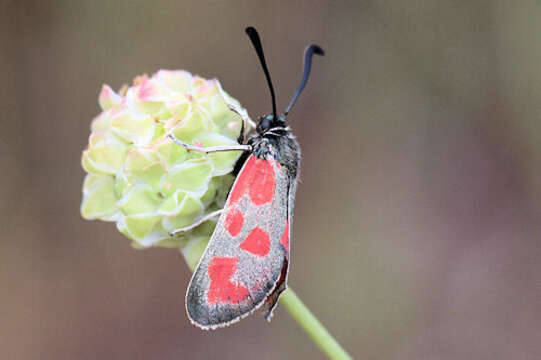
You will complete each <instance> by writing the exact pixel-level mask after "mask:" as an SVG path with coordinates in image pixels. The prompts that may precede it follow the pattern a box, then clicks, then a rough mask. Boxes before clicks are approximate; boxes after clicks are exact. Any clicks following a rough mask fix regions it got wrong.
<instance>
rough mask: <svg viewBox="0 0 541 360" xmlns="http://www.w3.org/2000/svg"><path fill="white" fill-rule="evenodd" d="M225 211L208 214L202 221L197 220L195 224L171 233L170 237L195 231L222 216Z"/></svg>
mask: <svg viewBox="0 0 541 360" xmlns="http://www.w3.org/2000/svg"><path fill="white" fill-rule="evenodd" d="M223 211H224V209H220V210H216V211H213V212H211V213H208V214H207V215H205V216H203V217H202V218H201V219H199V220H197V221H196V222H194V223H193V224H191V225H188V226H185V227H183V228H180V229H176V230H173V231H171V232H170V233H169V235H170V236H177V235H180V234H182V233H185V232H187V231H190V230H193V229H195V228H196V227H198V226H199V225H201V224H202V223H204V222H206V221H209V220H210V219H212V218H214V217H216V216H218V215H220V214H221V213H222V212H223Z"/></svg>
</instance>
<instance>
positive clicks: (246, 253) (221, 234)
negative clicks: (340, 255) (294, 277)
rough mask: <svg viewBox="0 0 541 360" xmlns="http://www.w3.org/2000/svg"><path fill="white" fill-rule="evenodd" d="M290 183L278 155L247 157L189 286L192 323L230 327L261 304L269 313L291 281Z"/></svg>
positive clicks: (188, 301)
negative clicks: (286, 284)
mask: <svg viewBox="0 0 541 360" xmlns="http://www.w3.org/2000/svg"><path fill="white" fill-rule="evenodd" d="M295 180H296V179H295ZM290 183H291V179H290V177H289V175H288V172H287V170H286V169H285V168H284V167H282V166H280V164H279V163H278V162H277V161H276V160H274V158H272V157H269V158H265V159H258V158H257V157H256V156H255V155H253V154H252V155H250V156H249V157H248V159H247V160H246V162H245V164H244V165H243V167H242V169H241V171H240V172H239V175H238V176H237V179H236V181H235V183H234V184H233V188H232V189H231V192H230V193H229V196H228V199H227V201H226V205H225V207H224V213H223V214H222V215H221V216H220V219H219V220H218V223H217V224H216V229H215V230H214V233H213V235H212V237H211V239H210V241H209V244H208V246H207V249H206V250H205V253H204V254H203V256H202V257H201V260H200V262H199V264H198V266H197V268H196V270H195V272H194V274H193V276H192V279H191V281H190V285H189V286H188V292H187V294H186V308H187V312H188V317H189V318H190V320H191V321H192V323H194V324H195V325H197V326H199V327H201V328H203V329H214V328H217V327H223V326H227V325H229V324H230V323H232V322H236V321H238V320H240V319H241V318H243V317H244V316H247V315H249V314H250V313H252V312H253V311H254V310H256V309H258V308H259V307H261V306H263V305H265V308H266V309H267V314H268V316H267V314H266V317H267V318H270V313H271V312H272V308H274V305H275V303H276V300H277V299H278V295H279V294H280V292H281V291H283V290H284V289H285V283H286V280H287V271H288V264H289V210H288V203H289V195H290V189H289V186H290ZM266 300H267V301H266Z"/></svg>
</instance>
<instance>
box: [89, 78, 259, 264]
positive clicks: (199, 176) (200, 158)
mask: <svg viewBox="0 0 541 360" xmlns="http://www.w3.org/2000/svg"><path fill="white" fill-rule="evenodd" d="M98 101H99V104H100V107H101V108H102V110H103V111H102V112H101V114H99V115H98V116H97V117H96V118H94V120H93V121H92V124H91V134H90V138H89V142H88V147H87V149H86V150H85V151H84V152H83V155H82V160H81V162H82V166H83V168H84V170H85V171H86V172H87V175H86V178H85V180H84V184H83V199H82V204H81V214H82V216H83V217H84V218H85V219H89V220H90V219H92V220H93V219H98V220H104V221H114V222H116V225H117V228H118V230H119V231H120V232H122V234H124V235H125V236H126V237H128V238H129V239H131V240H132V241H133V243H132V244H133V246H134V247H136V248H147V247H151V246H161V247H170V248H180V249H181V250H182V253H183V255H184V256H185V258H186V261H187V262H188V265H189V266H190V267H191V268H194V267H195V265H196V264H197V261H198V260H199V257H200V256H201V254H202V253H203V251H204V249H205V247H206V245H207V243H208V241H209V238H210V236H211V235H212V232H213V230H214V227H215V225H216V222H215V221H208V222H206V223H203V224H202V225H200V226H198V227H196V228H194V229H193V230H191V231H189V232H186V233H183V234H182V235H180V236H178V237H174V238H173V237H171V236H169V232H171V231H173V230H176V229H178V228H181V227H185V226H189V225H191V224H193V223H194V222H195V221H197V220H198V219H200V218H201V217H203V216H204V215H205V214H208V213H210V212H212V211H215V210H217V209H220V208H222V207H223V206H224V203H225V199H226V196H227V193H228V191H229V189H230V187H231V185H232V183H233V177H232V176H231V175H230V173H231V171H232V170H233V167H234V165H235V163H236V161H237V159H238V158H239V156H240V152H224V153H213V154H208V155H206V154H200V153H197V152H194V151H187V150H186V149H185V148H184V147H182V146H179V145H177V144H175V143H174V142H173V141H171V140H170V139H169V138H168V137H167V134H168V133H172V134H173V135H175V137H177V138H178V139H180V140H182V141H184V142H187V143H190V144H196V145H199V146H205V147H207V146H217V145H233V144H236V143H237V140H236V139H237V137H238V135H239V132H240V129H241V122H242V119H241V118H240V116H239V115H238V114H236V113H235V112H233V111H231V110H230V109H229V107H228V104H234V105H236V106H237V107H240V105H239V103H238V101H236V100H235V99H233V98H231V97H230V96H229V95H228V94H226V93H225V92H224V91H223V90H222V89H221V86H220V84H219V82H218V80H206V79H203V78H201V77H198V76H193V75H192V74H190V73H188V72H186V71H169V70H160V71H158V72H157V73H156V74H154V75H153V76H152V77H148V76H146V75H143V76H139V77H137V78H135V79H134V81H133V84H132V86H131V87H126V86H125V87H124V88H123V89H121V90H120V91H119V93H115V92H114V91H113V90H112V89H111V88H110V87H109V86H107V85H104V86H103V87H102V90H101V93H100V95H99V100H98ZM243 111H245V110H244V109H243ZM247 125H249V124H247Z"/></svg>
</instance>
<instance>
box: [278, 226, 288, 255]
mask: <svg viewBox="0 0 541 360" xmlns="http://www.w3.org/2000/svg"><path fill="white" fill-rule="evenodd" d="M280 243H281V244H282V245H284V247H285V248H286V250H287V251H289V220H286V228H285V229H284V233H283V234H282V238H281V239H280Z"/></svg>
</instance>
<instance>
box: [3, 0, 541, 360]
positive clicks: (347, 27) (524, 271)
mask: <svg viewBox="0 0 541 360" xmlns="http://www.w3.org/2000/svg"><path fill="white" fill-rule="evenodd" d="M0 4H1V5H0V39H1V40H0V41H1V48H0V81H1V82H0V84H1V86H0V108H1V114H2V121H1V122H0V171H1V174H2V175H1V177H0V218H1V220H0V225H1V234H2V241H1V242H0V283H1V287H0V319H1V320H0V357H1V358H2V359H38V358H39V359H186V358H191V359H215V358H221V359H254V358H261V359H317V358H323V355H322V354H321V353H320V352H319V351H318V350H317V348H315V346H314V345H313V344H312V343H311V341H310V340H309V339H308V338H307V336H306V335H305V334H304V333H303V331H302V330H301V329H300V328H299V327H298V326H297V324H296V323H295V322H294V321H293V320H292V319H291V318H290V317H289V315H288V314H287V312H286V311H285V309H283V308H278V310H277V312H276V316H275V318H274V320H273V321H272V323H271V324H267V323H266V322H265V321H264V320H263V319H262V318H261V317H259V316H252V317H250V318H248V319H246V320H244V321H242V322H240V323H239V324H237V325H235V326H232V327H230V328H227V329H224V330H220V331H215V332H201V331H200V330H198V329H197V328H195V327H193V326H192V325H190V324H189V322H188V320H187V318H186V315H185V310H184V294H185V290H186V286H187V283H188V280H189V276H190V274H189V271H188V268H187V267H186V265H185V263H184V262H183V260H182V258H181V257H180V256H179V255H178V254H177V253H176V252H175V251H172V250H164V249H151V250H146V251H136V250H133V249H132V248H131V247H130V245H129V241H128V240H126V239H124V238H123V237H122V235H121V234H120V233H118V232H117V230H116V229H115V226H114V225H113V224H110V223H102V222H88V221H84V220H82V219H81V218H80V215H79V205H80V200H81V186H82V180H83V170H82V169H81V166H80V156H81V151H82V150H83V148H84V147H85V146H86V144H87V139H88V135H89V125H90V120H91V119H92V118H93V117H94V116H95V115H96V114H97V113H98V112H99V107H98V105H97V96H98V93H99V90H100V87H101V84H102V83H108V84H110V85H111V86H112V87H113V88H115V89H117V88H119V87H120V86H121V85H122V84H123V83H126V82H130V81H131V79H132V78H133V77H134V76H135V75H138V74H141V73H149V74H151V73H153V72H155V71H156V70H158V69H160V68H167V69H180V68H182V69H187V70H189V71H191V72H194V73H197V74H200V75H202V76H205V77H217V78H219V79H220V80H221V82H222V84H223V86H224V88H225V89H226V90H227V91H228V92H229V93H230V94H232V95H233V96H234V97H236V98H238V99H240V100H241V101H242V102H243V104H244V105H245V106H246V107H247V108H248V110H249V112H250V113H251V115H252V116H253V117H254V116H256V115H257V114H260V113H265V112H268V111H269V110H270V99H269V96H268V90H267V88H266V85H265V81H264V77H263V74H262V72H261V69H260V67H259V65H258V62H257V58H256V56H255V53H254V51H253V49H252V47H251V45H250V43H249V41H248V38H247V37H246V36H245V34H244V33H243V29H244V28H245V27H246V26H247V25H254V26H256V27H257V28H258V29H259V31H260V33H261V34H262V37H263V43H264V46H265V50H266V53H267V60H268V62H269V66H270V70H271V73H272V75H273V78H274V83H275V86H276V88H277V92H278V102H279V107H280V108H284V107H285V105H286V104H287V102H288V101H289V99H290V97H291V95H292V94H293V91H294V89H295V88H296V85H297V83H298V80H299V78H300V71H301V56H302V51H303V49H304V47H305V46H306V45H307V44H308V43H312V42H315V43H318V44H320V45H321V46H322V47H323V48H324V49H325V50H326V51H327V56H325V57H324V58H317V59H315V61H314V68H313V73H312V75H313V76H312V78H311V79H310V82H309V84H308V87H307V89H306V91H305V93H304V94H303V95H302V96H301V98H300V100H299V102H298V104H297V106H296V108H295V109H294V111H293V112H292V114H291V115H290V117H289V119H290V120H291V124H292V126H293V128H294V131H295V133H296V134H297V136H298V138H299V141H300V143H301V145H302V148H303V152H304V159H303V163H302V173H303V179H302V180H303V181H302V184H301V186H300V188H299V191H298V196H297V207H296V218H295V226H294V231H293V259H294V261H293V263H292V269H291V276H290V284H291V285H292V286H293V287H294V288H295V289H296V291H297V292H298V294H299V295H300V296H301V297H302V298H303V299H304V301H305V302H306V303H307V304H308V306H309V307H310V308H311V309H312V310H313V311H314V312H315V313H316V314H317V315H318V316H319V318H320V319H321V320H322V322H323V323H324V324H326V325H327V326H328V328H329V330H330V331H331V332H332V333H333V334H335V335H336V337H337V338H338V339H339V340H340V342H341V343H342V344H343V345H344V346H345V347H346V348H347V349H348V350H349V351H350V352H351V353H352V355H353V356H354V357H355V358H358V359H539V358H541V344H540V341H539V340H540V339H541V245H540V235H541V225H540V224H541V223H540V219H541V116H540V115H541V107H540V105H539V99H541V86H540V84H541V67H540V64H541V42H540V41H539V34H540V33H541V21H539V20H540V18H541V17H540V15H541V11H540V7H541V5H540V3H539V2H526V1H524V2H522V1H518V2H512V1H470V2H454V1H429V0H425V1H341V2H334V1H314V2H312V1H306V2H290V1H276V2H258V1H242V2H241V1H227V2H226V1H198V2H195V1H163V2H161V1H158V2H151V1H118V2H117V1H115V2H110V1H84V2H72V1H67V0H66V1H50V2H48V1H0Z"/></svg>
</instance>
